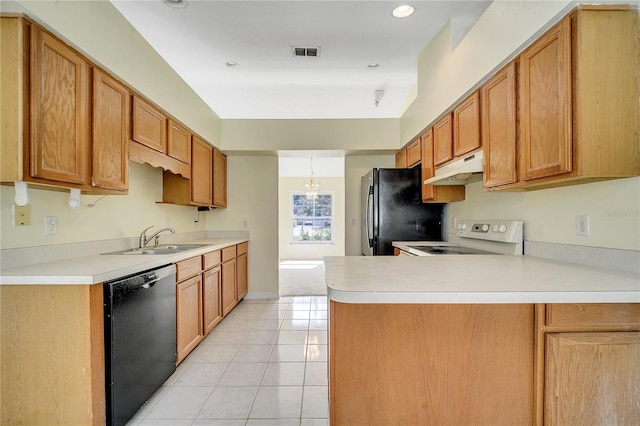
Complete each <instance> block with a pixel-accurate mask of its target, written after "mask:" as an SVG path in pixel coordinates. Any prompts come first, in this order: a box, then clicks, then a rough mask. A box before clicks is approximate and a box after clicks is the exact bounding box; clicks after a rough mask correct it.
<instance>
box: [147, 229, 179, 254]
mask: <svg viewBox="0 0 640 426" xmlns="http://www.w3.org/2000/svg"><path fill="white" fill-rule="evenodd" d="M151 228H153V225H151V226H150V227H148V228H146V229H145V230H144V231H142V232H141V233H140V241H139V242H138V248H139V249H141V248H144V247H145V246H146V245H147V244H149V241H151V240H152V239H153V238H155V239H156V242H155V244H154V247H157V246H158V239H159V238H160V236H159V235H158V234H160V233H161V232H165V231H167V232H171V233H172V234H175V233H176V231H175V229H173V228H162V229H159V230H158V231H156V232H154V233H153V235H150V236H148V237H147V231H148V230H149V229H151Z"/></svg>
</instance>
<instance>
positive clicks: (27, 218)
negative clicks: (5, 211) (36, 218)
mask: <svg viewBox="0 0 640 426" xmlns="http://www.w3.org/2000/svg"><path fill="white" fill-rule="evenodd" d="M12 207H13V209H12V211H11V213H12V215H11V217H12V218H13V225H14V226H27V225H29V224H30V223H31V211H30V209H29V206H28V205H27V206H19V205H17V204H13V206H12Z"/></svg>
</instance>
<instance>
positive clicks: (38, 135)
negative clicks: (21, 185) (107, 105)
mask: <svg viewBox="0 0 640 426" xmlns="http://www.w3.org/2000/svg"><path fill="white" fill-rule="evenodd" d="M30 74H31V75H30V79H29V81H30V88H29V89H30V100H29V102H30V121H29V122H30V143H29V146H28V155H26V156H25V158H26V159H27V161H29V165H30V167H29V174H30V176H31V177H33V178H40V179H45V180H51V181H56V182H62V183H72V184H80V185H85V184H87V182H88V169H89V134H90V127H89V66H88V63H87V62H86V61H85V59H84V58H83V57H82V56H81V55H80V54H78V53H77V52H75V51H74V50H73V49H71V48H70V47H69V46H67V45H65V44H64V43H62V42H61V41H59V40H58V39H56V38H54V37H53V36H51V35H50V34H48V33H46V32H45V31H42V30H41V29H39V28H37V27H35V26H32V27H31V69H30Z"/></svg>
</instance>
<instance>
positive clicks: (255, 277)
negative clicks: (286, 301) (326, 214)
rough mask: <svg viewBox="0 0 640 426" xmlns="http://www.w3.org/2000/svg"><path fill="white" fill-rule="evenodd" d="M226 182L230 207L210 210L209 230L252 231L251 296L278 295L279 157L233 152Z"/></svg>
mask: <svg viewBox="0 0 640 426" xmlns="http://www.w3.org/2000/svg"><path fill="white" fill-rule="evenodd" d="M227 182H228V186H227V193H228V196H227V205H228V208H226V209H220V210H216V211H214V212H209V213H207V229H208V230H216V231H217V230H221V231H235V230H249V232H250V236H249V238H250V240H249V254H248V256H249V293H250V296H251V297H256V296H261V295H264V296H269V297H278V157H276V156H241V155H230V156H228V157H227ZM245 220H246V221H247V227H246V228H245V227H244V221H245Z"/></svg>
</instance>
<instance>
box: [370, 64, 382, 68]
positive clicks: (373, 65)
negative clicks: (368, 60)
mask: <svg viewBox="0 0 640 426" xmlns="http://www.w3.org/2000/svg"><path fill="white" fill-rule="evenodd" d="M379 66H380V64H369V65H367V68H378V67H379Z"/></svg>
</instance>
